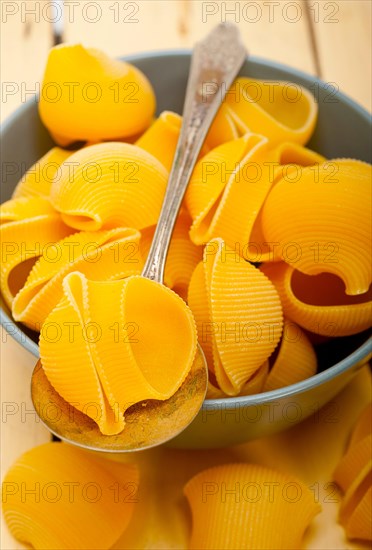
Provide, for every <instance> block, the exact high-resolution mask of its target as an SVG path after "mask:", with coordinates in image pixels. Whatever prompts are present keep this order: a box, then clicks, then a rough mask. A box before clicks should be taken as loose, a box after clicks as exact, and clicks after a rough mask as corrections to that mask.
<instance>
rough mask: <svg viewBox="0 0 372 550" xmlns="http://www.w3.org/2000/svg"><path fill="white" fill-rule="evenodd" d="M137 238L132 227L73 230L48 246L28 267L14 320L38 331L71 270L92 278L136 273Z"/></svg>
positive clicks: (15, 303) (14, 307)
mask: <svg viewBox="0 0 372 550" xmlns="http://www.w3.org/2000/svg"><path fill="white" fill-rule="evenodd" d="M139 238H140V234H139V232H138V231H136V230H135V229H124V228H118V229H112V230H110V231H96V232H95V233H89V232H79V233H74V234H73V235H72V236H70V237H66V238H65V239H63V240H62V241H59V242H57V243H55V245H54V246H53V245H51V246H49V247H48V248H47V249H45V250H44V253H43V254H42V255H41V256H40V258H39V259H38V260H37V261H36V263H35V264H34V266H33V267H32V269H31V271H30V274H29V275H28V277H27V280H26V283H25V284H24V286H23V287H22V288H21V290H20V291H19V292H18V294H17V295H16V297H15V299H14V301H13V303H12V314H13V317H14V319H15V320H16V321H21V322H22V323H23V324H25V325H27V326H28V327H29V328H31V329H32V330H37V331H40V327H41V326H42V324H43V323H44V321H45V320H46V318H47V316H48V315H49V313H50V312H51V311H52V309H53V308H54V307H55V306H56V305H57V304H58V302H59V301H60V300H61V299H62V297H63V291H62V281H63V279H64V277H65V276H66V275H67V274H68V273H71V272H72V271H79V272H80V273H83V274H84V275H85V276H86V277H88V278H89V279H91V280H94V281H110V280H115V279H122V278H124V277H128V276H129V275H139V274H140V272H141V267H142V260H141V257H140V254H139Z"/></svg>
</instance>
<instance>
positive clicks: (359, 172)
mask: <svg viewBox="0 0 372 550" xmlns="http://www.w3.org/2000/svg"><path fill="white" fill-rule="evenodd" d="M371 193H372V187H371V166H370V165H369V164H366V163H364V162H361V161H357V160H349V159H336V160H332V161H327V162H326V163H324V164H322V165H320V166H316V167H315V168H313V167H308V168H304V169H303V170H302V172H301V177H300V178H299V179H298V180H297V181H293V182H290V181H288V180H285V179H282V180H280V181H279V182H278V183H277V184H276V185H275V186H274V188H273V189H272V190H271V192H270V194H269V196H268V198H267V200H266V202H265V205H264V208H263V212H262V228H263V233H264V235H265V237H266V240H267V241H271V242H276V243H278V245H279V246H278V247H279V254H280V256H281V258H282V259H283V260H284V261H288V258H287V254H286V252H287V248H286V245H287V244H288V243H294V244H295V245H296V249H297V253H295V260H293V259H292V262H295V267H296V269H297V270H299V271H301V272H303V273H305V274H307V275H317V274H319V273H332V274H334V275H337V276H338V277H340V278H341V279H342V280H343V282H344V283H345V286H346V294H348V295H355V294H364V293H366V292H367V291H368V289H369V286H370V284H371V280H372V277H371V270H372V267H371V249H372V237H371V236H372V227H371V211H370V204H371ZM289 261H291V260H289Z"/></svg>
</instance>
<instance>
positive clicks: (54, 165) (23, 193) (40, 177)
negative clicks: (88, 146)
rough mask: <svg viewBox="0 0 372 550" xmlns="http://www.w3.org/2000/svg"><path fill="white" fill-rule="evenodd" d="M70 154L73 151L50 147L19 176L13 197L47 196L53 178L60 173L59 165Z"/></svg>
mask: <svg viewBox="0 0 372 550" xmlns="http://www.w3.org/2000/svg"><path fill="white" fill-rule="evenodd" d="M72 154H73V151H67V150H66V149H61V148H60V147H53V148H52V149H50V151H48V152H47V153H46V154H45V155H44V156H43V157H41V159H39V160H38V161H37V162H35V164H33V165H32V166H31V168H29V169H28V170H27V172H26V173H25V174H24V175H23V176H22V177H21V179H20V180H19V182H18V183H17V186H16V188H15V189H14V191H13V195H12V197H13V199H18V198H19V197H49V195H50V188H51V186H52V183H53V180H54V178H55V177H58V175H59V173H60V169H59V167H60V166H61V164H62V162H64V161H65V160H67V159H68V157H69V156H71V155H72Z"/></svg>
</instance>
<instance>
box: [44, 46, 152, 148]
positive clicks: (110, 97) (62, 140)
mask: <svg viewBox="0 0 372 550" xmlns="http://www.w3.org/2000/svg"><path fill="white" fill-rule="evenodd" d="M154 112H155V95H154V91H153V89H152V86H151V84H150V82H149V81H148V79H147V78H146V77H145V75H144V74H143V73H142V72H141V71H140V70H138V69H137V68H136V67H134V66H133V65H130V64H129V63H125V62H124V61H119V60H117V59H112V58H110V57H108V56H107V55H105V54H104V53H103V52H101V51H99V50H96V49H93V48H84V47H83V46H82V45H81V44H71V45H70V44H62V45H60V46H56V47H55V48H52V50H51V51H50V53H49V57H48V60H47V65H46V68H45V73H44V78H43V83H42V89H41V94H40V102H39V113H40V117H41V119H42V121H43V123H44V124H45V126H46V127H47V128H48V129H49V131H50V132H51V133H52V134H53V137H54V139H55V140H56V142H57V143H58V144H62V145H66V144H68V143H71V142H74V141H102V140H115V139H119V138H122V137H127V136H132V135H134V134H138V133H140V132H143V131H144V130H145V129H146V128H147V127H148V126H149V125H150V123H151V120H152V117H153V115H154Z"/></svg>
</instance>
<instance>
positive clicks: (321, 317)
mask: <svg viewBox="0 0 372 550" xmlns="http://www.w3.org/2000/svg"><path fill="white" fill-rule="evenodd" d="M260 269H261V271H262V272H263V273H265V275H267V277H268V278H269V279H270V280H271V281H272V283H273V284H274V285H275V287H276V289H277V291H278V293H279V296H280V299H281V302H282V305H283V311H284V315H285V316H286V317H288V319H290V320H291V321H294V322H295V323H297V324H298V325H300V326H301V327H303V328H305V329H307V330H309V331H310V332H314V333H315V334H321V335H323V336H348V335H351V334H357V333H358V332H362V331H363V330H366V329H368V328H369V327H370V326H371V311H372V303H371V301H370V300H369V296H368V294H366V295H358V296H348V295H347V294H345V289H344V285H343V283H342V281H341V279H339V278H338V277H335V276H334V275H331V274H327V273H322V274H320V275H304V274H303V273H301V272H300V271H296V270H295V269H293V267H291V266H290V265H288V264H286V263H284V262H275V263H270V264H264V265H262V266H261V267H260Z"/></svg>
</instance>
